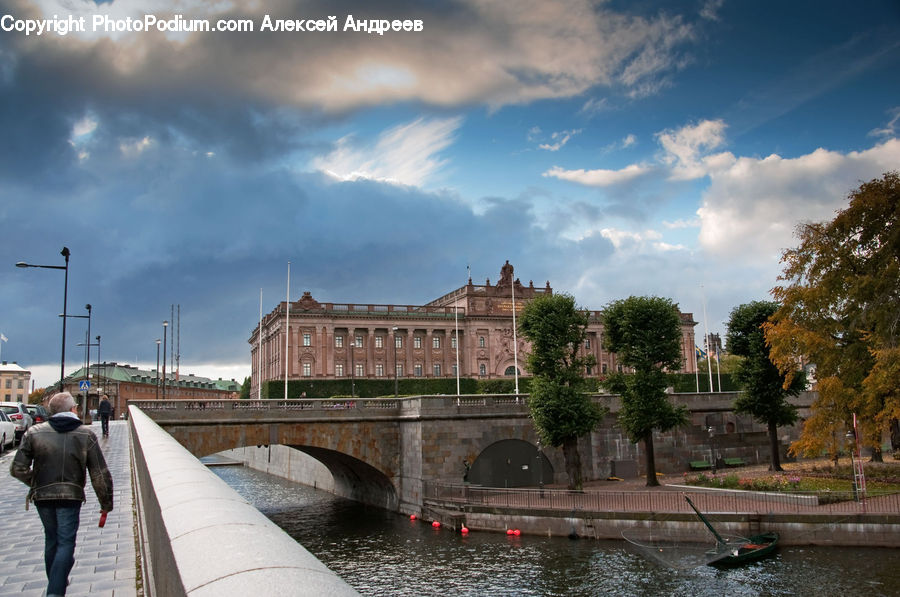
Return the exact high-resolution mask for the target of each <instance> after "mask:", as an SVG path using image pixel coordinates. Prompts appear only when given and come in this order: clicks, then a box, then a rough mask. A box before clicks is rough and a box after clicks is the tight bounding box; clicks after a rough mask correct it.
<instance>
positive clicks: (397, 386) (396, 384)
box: [391, 326, 400, 398]
mask: <svg viewBox="0 0 900 597" xmlns="http://www.w3.org/2000/svg"><path fill="white" fill-rule="evenodd" d="M399 329H400V328H398V327H397V326H394V327H393V328H391V331H392V332H393V334H392V337H393V340H394V398H397V397H398V396H399V394H400V392H399V390H400V387H399V386H400V382H399V381H398V379H397V377H398V376H397V331H398V330H399Z"/></svg>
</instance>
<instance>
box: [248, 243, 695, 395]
mask: <svg viewBox="0 0 900 597" xmlns="http://www.w3.org/2000/svg"><path fill="white" fill-rule="evenodd" d="M552 293H553V289H552V288H550V283H549V282H547V284H546V286H544V287H543V288H536V287H535V286H534V284H533V283H531V282H529V283H528V285H527V286H525V285H523V284H522V283H521V282H520V281H519V280H518V279H516V278H515V277H514V275H513V266H512V265H510V263H509V262H508V261H507V262H506V264H505V265H504V266H503V267H502V268H501V269H500V279H499V280H498V282H497V283H496V284H491V282H490V279H488V280H486V281H485V283H484V285H477V284H473V283H472V280H471V278H470V279H469V281H468V284H466V285H465V286H462V287H460V288H457V289H456V290H453V291H451V292H449V293H447V294H445V295H444V296H442V297H440V298H437V299H435V300H433V301H431V302H430V303H427V304H425V305H375V304H362V303H353V304H343V303H323V302H319V301H317V300H316V299H315V298H313V297H312V295H311V294H310V293H309V292H304V293H303V296H302V297H301V298H300V299H299V300H297V301H291V303H290V309H288V308H287V307H288V305H287V302H285V301H282V302H281V303H280V304H279V305H278V306H277V307H276V308H275V309H274V310H273V311H272V312H271V313H269V314H268V315H265V316H264V317H263V318H262V321H261V323H260V325H259V326H257V328H256V329H254V330H253V333H252V335H251V337H250V340H249V343H250V346H251V351H250V352H251V360H252V373H251V391H250V395H251V396H255V395H256V393H257V389H258V388H259V384H260V383H261V382H262V383H265V382H267V381H273V380H283V379H284V377H285V368H286V366H285V361H284V358H285V349H286V351H287V352H286V356H287V371H288V379H290V380H302V379H338V378H350V377H353V378H355V379H361V378H384V379H393V378H394V376H395V375H396V376H397V378H404V377H447V378H455V377H456V375H457V362H458V363H459V376H460V377H474V378H481V379H491V378H511V377H513V376H514V375H515V374H516V364H518V373H519V375H523V374H525V369H524V363H525V357H526V355H527V354H528V352H529V350H530V343H529V342H528V341H527V340H525V339H524V338H522V337H521V336H520V335H518V334H516V337H515V341H516V342H517V344H518V351H516V350H515V349H514V344H513V342H514V334H513V308H514V307H513V305H515V312H516V314H517V315H519V314H521V312H522V308H523V307H524V306H525V303H527V302H528V301H530V300H531V299H533V298H535V297H538V296H542V295H547V294H552ZM600 315H601V314H600V312H599V311H591V312H590V319H589V324H588V329H587V339H586V340H585V342H584V347H583V350H584V351H585V352H586V353H588V354H592V355H594V357H595V359H596V363H597V364H596V366H595V367H592V368H591V370H589V371H586V373H587V375H588V376H590V377H598V376H603V375H604V374H606V373H607V372H609V371H615V370H621V365H619V364H618V363H617V361H616V355H615V354H614V353H610V352H607V351H605V350H603V347H602V346H601V344H602V343H601V340H602V337H603V324H602V320H601V316H600ZM695 325H697V324H696V322H695V321H694V318H693V315H692V314H691V313H681V329H682V342H681V350H682V355H683V360H682V362H683V366H682V370H681V371H682V372H687V373H693V372H695V371H696V368H697V360H696V353H695V351H694V326H695ZM285 334H287V338H285ZM260 336H261V337H260ZM457 346H458V348H459V349H458V351H457ZM457 355H458V356H457ZM296 397H297V396H290V398H296Z"/></svg>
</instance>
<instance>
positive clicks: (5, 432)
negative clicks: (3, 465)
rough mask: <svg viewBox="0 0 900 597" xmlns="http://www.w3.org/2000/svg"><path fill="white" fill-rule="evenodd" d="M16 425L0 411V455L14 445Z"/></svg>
mask: <svg viewBox="0 0 900 597" xmlns="http://www.w3.org/2000/svg"><path fill="white" fill-rule="evenodd" d="M15 441H16V424H15V423H13V422H12V419H10V418H9V417H8V416H6V413H5V412H3V411H2V410H0V454H2V453H3V450H5V449H6V446H7V444H8V445H9V446H13V445H15Z"/></svg>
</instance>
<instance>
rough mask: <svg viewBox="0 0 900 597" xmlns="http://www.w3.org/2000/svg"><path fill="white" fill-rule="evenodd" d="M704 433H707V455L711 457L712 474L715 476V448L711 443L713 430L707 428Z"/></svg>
mask: <svg viewBox="0 0 900 597" xmlns="http://www.w3.org/2000/svg"><path fill="white" fill-rule="evenodd" d="M706 431H707V432H709V454H710V456H711V457H712V474H714V475H715V474H716V447H715V444H714V443H713V439H714V432H713V428H712V427H711V426H710V427H707V428H706Z"/></svg>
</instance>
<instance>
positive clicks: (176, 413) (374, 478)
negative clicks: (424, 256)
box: [129, 392, 813, 513]
mask: <svg viewBox="0 0 900 597" xmlns="http://www.w3.org/2000/svg"><path fill="white" fill-rule="evenodd" d="M735 396H736V395H735V393H731V392H724V393H711V394H675V395H673V400H674V401H675V402H676V403H680V404H684V405H685V406H687V407H688V408H689V410H690V411H691V424H690V425H689V426H688V427H685V428H679V429H677V430H674V431H672V432H670V433H668V434H660V435H659V437H658V439H657V440H656V442H657V455H658V456H657V466H658V467H659V470H660V471H661V472H677V473H680V472H682V471H684V470H686V466H687V463H689V462H690V461H693V460H698V459H707V458H709V455H710V451H711V450H715V452H716V453H717V455H718V456H717V457H718V458H726V457H731V458H742V459H744V460H745V461H747V462H753V461H754V460H756V461H760V459H762V460H767V459H768V451H767V450H768V443H767V441H768V440H767V435H766V431H765V428H764V427H763V426H761V425H759V424H758V423H755V422H753V421H752V420H750V419H748V418H747V417H740V416H737V415H735V414H734V413H733V409H732V405H733V402H734V399H735ZM812 398H813V395H812V394H809V393H807V394H803V395H801V396H800V397H798V398H797V399H796V403H797V404H798V406H800V408H801V416H803V414H804V413H805V412H807V411H808V407H809V405H810V404H811V403H812ZM593 399H594V400H595V401H596V402H598V403H600V404H601V405H602V406H604V407H606V408H608V409H609V413H610V414H609V415H607V417H606V419H605V420H604V422H603V423H602V424H601V426H600V428H599V429H598V430H597V431H595V432H594V433H592V434H590V435H589V436H586V437H585V438H582V441H581V442H580V447H579V449H580V450H581V453H582V461H583V462H584V463H585V466H586V469H587V470H586V477H587V478H604V477H606V476H608V475H610V474H620V475H624V474H626V473H625V471H628V472H630V473H631V475H632V476H635V475H637V474H638V472H639V471H640V469H641V467H642V465H643V463H642V455H641V453H640V450H641V447H640V446H639V445H635V444H633V443H631V441H630V440H628V438H627V437H625V436H624V434H623V433H622V431H621V429H619V427H618V425H617V423H616V414H617V413H618V410H619V408H620V406H621V404H620V401H619V398H618V397H616V396H595V397H594V398H593ZM129 404H130V405H131V406H136V407H137V408H139V409H141V410H142V411H143V412H144V413H145V414H147V415H148V416H149V417H150V418H152V419H153V420H154V421H155V422H156V423H157V424H158V425H159V426H160V427H162V428H163V429H165V430H166V431H167V432H168V433H169V434H171V436H172V437H173V438H175V439H176V440H177V441H178V442H179V443H181V444H182V445H183V446H184V447H185V448H187V449H188V451H190V452H191V453H192V454H193V455H194V456H197V457H198V458H199V457H203V456H207V455H210V454H215V453H217V452H222V451H225V450H229V449H234V448H240V447H251V446H275V445H283V446H289V447H291V448H293V449H296V450H298V451H301V452H304V453H306V454H308V455H309V456H311V457H312V458H314V459H315V460H317V461H319V462H320V463H322V464H323V465H324V466H325V467H326V468H327V469H328V471H329V472H330V473H331V475H332V476H333V478H334V489H333V491H334V493H336V494H337V495H340V496H343V497H347V498H350V499H354V500H357V501H361V502H364V503H368V504H372V505H376V506H379V507H382V508H386V509H388V510H394V511H400V512H404V513H413V512H419V511H420V509H421V506H422V504H423V487H424V483H426V482H428V481H434V480H438V481H449V482H462V481H464V480H465V481H469V482H471V483H473V484H480V485H486V486H494V487H520V486H529V485H530V486H536V485H538V484H539V482H544V483H545V484H549V483H554V482H557V483H561V482H565V473H564V471H565V466H564V460H563V455H562V451H561V450H559V449H555V448H548V447H543V448H542V447H541V446H540V445H539V442H538V437H537V434H536V432H535V430H534V427H533V424H532V422H531V419H530V417H529V414H528V406H527V404H526V397H524V396H516V395H465V396H415V397H404V398H399V399H393V398H358V399H344V400H334V399H299V400H170V401H162V400H145V401H130V402H129ZM710 428H712V429H714V431H715V436H714V438H713V439H712V440H711V438H710V434H709V429H710ZM797 432H798V430H796V429H792V428H785V429H784V430H783V437H784V438H785V439H788V440H789V439H792V438H793V437H796V434H797ZM713 443H714V444H715V445H712V444H713ZM785 443H786V442H785Z"/></svg>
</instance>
